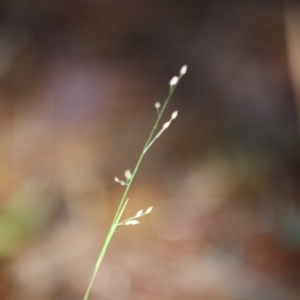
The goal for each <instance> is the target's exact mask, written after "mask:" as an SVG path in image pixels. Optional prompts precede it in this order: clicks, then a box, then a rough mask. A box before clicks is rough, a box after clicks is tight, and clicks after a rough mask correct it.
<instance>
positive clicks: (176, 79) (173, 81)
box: [170, 76, 178, 87]
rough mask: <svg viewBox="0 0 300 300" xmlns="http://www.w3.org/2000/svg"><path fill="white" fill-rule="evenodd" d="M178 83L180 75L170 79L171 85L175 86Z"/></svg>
mask: <svg viewBox="0 0 300 300" xmlns="http://www.w3.org/2000/svg"><path fill="white" fill-rule="evenodd" d="M177 83H178V77H177V76H174V77H173V78H172V79H171V80H170V86H171V87H173V86H174V85H176V84H177Z"/></svg>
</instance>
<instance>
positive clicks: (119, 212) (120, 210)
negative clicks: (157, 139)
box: [83, 76, 182, 300]
mask: <svg viewBox="0 0 300 300" xmlns="http://www.w3.org/2000/svg"><path fill="white" fill-rule="evenodd" d="M181 77H182V76H179V80H178V82H177V84H176V85H174V86H171V87H170V91H169V94H168V97H167V98H166V100H165V102H164V104H163V106H162V108H161V109H160V110H159V112H158V114H157V118H156V121H155V123H154V126H153V128H152V130H151V132H150V134H149V137H148V139H147V141H146V143H145V145H144V148H143V151H142V152H141V155H140V157H139V159H138V161H137V163H136V166H135V168H134V170H133V172H132V176H131V178H130V179H129V181H128V182H127V185H126V189H125V191H124V194H123V196H122V199H121V201H120V204H119V206H118V209H117V212H116V214H115V217H114V220H113V222H112V225H111V227H110V229H109V232H108V234H107V236H106V238H105V242H104V245H103V247H102V249H101V252H100V254H99V256H98V259H97V262H96V265H95V268H94V272H93V274H92V278H91V280H90V283H89V285H88V288H87V290H86V293H85V295H84V298H83V300H88V299H89V296H90V292H91V289H92V286H93V283H94V281H95V278H96V276H97V273H98V271H99V268H100V265H101V263H102V260H103V258H104V256H105V253H106V251H107V248H108V245H109V243H110V241H111V239H112V237H113V235H114V233H115V230H116V228H117V226H118V223H119V221H120V219H121V217H122V215H123V212H124V210H125V207H126V205H127V203H128V200H129V199H127V200H126V201H125V199H126V198H127V195H128V192H129V190H130V187H131V183H132V181H133V179H134V177H135V175H136V173H137V171H138V169H139V167H140V164H141V162H142V160H143V158H144V156H145V154H146V152H147V150H148V146H149V144H150V143H152V138H153V135H154V132H155V130H156V129H157V126H158V123H159V121H160V119H161V118H162V115H163V113H164V111H165V109H166V107H167V105H168V103H169V101H170V99H171V97H172V95H173V93H174V91H175V89H176V86H177V85H178V83H179V81H180V79H181Z"/></svg>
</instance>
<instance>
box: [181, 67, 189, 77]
mask: <svg viewBox="0 0 300 300" xmlns="http://www.w3.org/2000/svg"><path fill="white" fill-rule="evenodd" d="M186 71H187V65H184V66H183V67H182V68H181V69H180V75H181V76H183V75H184V74H185V73H186Z"/></svg>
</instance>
